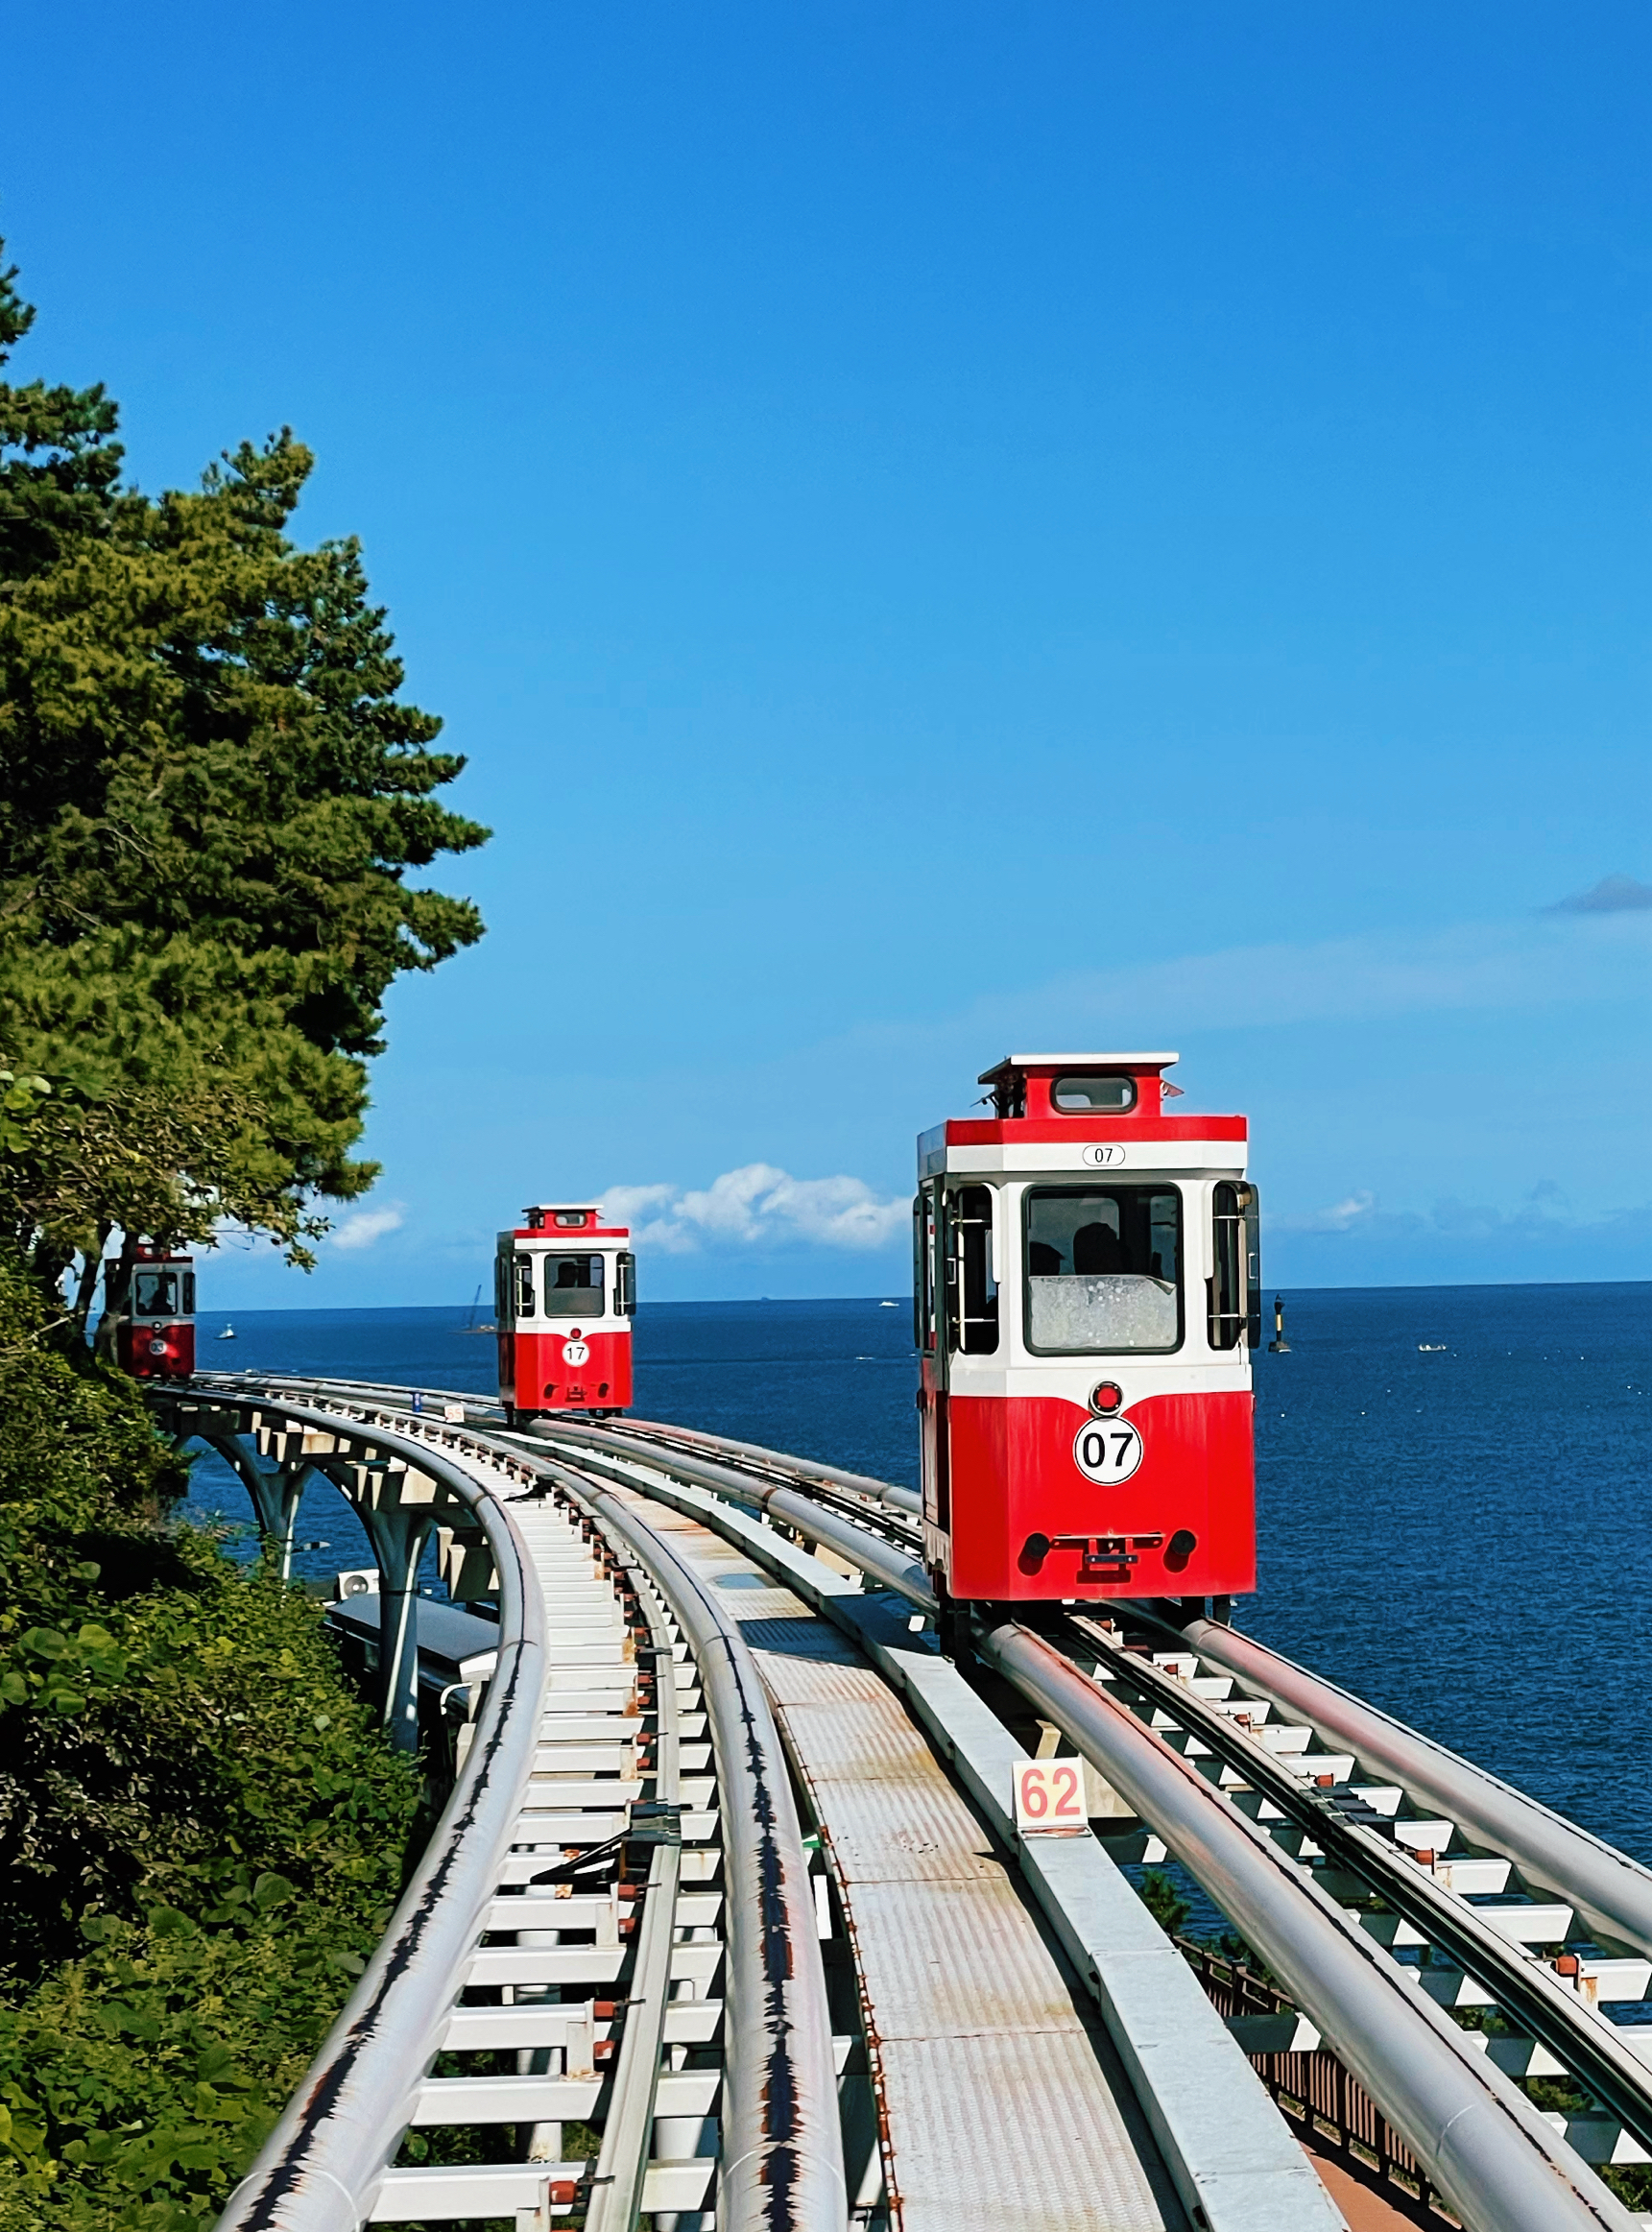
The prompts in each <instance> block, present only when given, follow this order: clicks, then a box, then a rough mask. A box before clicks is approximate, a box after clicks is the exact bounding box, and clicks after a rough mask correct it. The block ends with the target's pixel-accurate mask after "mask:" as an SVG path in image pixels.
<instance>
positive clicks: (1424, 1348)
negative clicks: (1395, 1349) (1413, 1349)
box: [1417, 1341, 1446, 1356]
mask: <svg viewBox="0 0 1652 2232" xmlns="http://www.w3.org/2000/svg"><path fill="white" fill-rule="evenodd" d="M1417 1354H1418V1355H1419V1356H1444V1355H1445V1354H1446V1344H1445V1342H1444V1341H1419V1342H1418V1343H1417Z"/></svg>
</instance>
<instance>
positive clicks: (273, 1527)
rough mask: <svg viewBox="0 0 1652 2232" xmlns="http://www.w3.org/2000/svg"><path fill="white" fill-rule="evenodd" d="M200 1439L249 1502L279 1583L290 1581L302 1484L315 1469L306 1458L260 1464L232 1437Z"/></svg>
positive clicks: (252, 1451) (246, 1448) (254, 1452)
mask: <svg viewBox="0 0 1652 2232" xmlns="http://www.w3.org/2000/svg"><path fill="white" fill-rule="evenodd" d="M201 1438H202V1439H203V1440H204V1441H206V1442H207V1446H208V1447H209V1448H210V1449H212V1450H213V1451H215V1452H217V1454H218V1455H219V1456H221V1457H222V1458H223V1459H224V1462H225V1463H226V1464H227V1466H228V1467H229V1468H230V1470H231V1471H232V1472H233V1473H234V1474H235V1475H236V1476H237V1477H238V1478H239V1480H240V1482H241V1485H242V1486H243V1487H244V1488H245V1489H246V1491H247V1493H248V1495H249V1496H250V1497H251V1499H252V1509H253V1511H254V1512H255V1513H256V1515H257V1520H258V1536H259V1540H260V1541H261V1542H262V1543H263V1546H264V1548H265V1549H266V1550H267V1551H269V1552H270V1553H271V1555H272V1556H273V1557H274V1558H275V1562H276V1566H277V1568H278V1570H279V1572H280V1575H281V1578H282V1580H283V1581H290V1580H291V1579H292V1577H293V1542H294V1537H295V1536H296V1534H297V1532H298V1526H299V1505H300V1504H301V1503H302V1501H303V1499H304V1483H305V1481H306V1480H307V1479H308V1478H309V1476H310V1475H311V1474H312V1473H313V1472H315V1470H316V1467H315V1466H314V1465H312V1464H311V1462H310V1460H309V1459H308V1458H307V1457H298V1458H285V1459H282V1460H280V1461H279V1462H277V1463H275V1464H274V1465H264V1464H261V1463H260V1462H259V1460H258V1455H257V1452H256V1451H255V1450H252V1449H250V1448H249V1447H248V1445H247V1444H246V1442H244V1441H242V1440H241V1439H240V1438H239V1437H237V1436H235V1435H231V1434H226V1435H224V1436H223V1437H222V1439H219V1438H215V1437H208V1436H206V1435H203V1436H202V1437H201Z"/></svg>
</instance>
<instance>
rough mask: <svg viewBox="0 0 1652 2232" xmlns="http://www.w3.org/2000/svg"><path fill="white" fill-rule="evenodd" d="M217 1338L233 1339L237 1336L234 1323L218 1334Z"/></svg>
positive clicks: (222, 1339) (223, 1339)
mask: <svg viewBox="0 0 1652 2232" xmlns="http://www.w3.org/2000/svg"><path fill="white" fill-rule="evenodd" d="M217 1338H218V1339H219V1340H221V1341H232V1340H233V1339H234V1338H235V1328H234V1327H233V1326H232V1325H227V1326H226V1327H225V1328H224V1331H223V1332H221V1333H219V1334H218V1335H217Z"/></svg>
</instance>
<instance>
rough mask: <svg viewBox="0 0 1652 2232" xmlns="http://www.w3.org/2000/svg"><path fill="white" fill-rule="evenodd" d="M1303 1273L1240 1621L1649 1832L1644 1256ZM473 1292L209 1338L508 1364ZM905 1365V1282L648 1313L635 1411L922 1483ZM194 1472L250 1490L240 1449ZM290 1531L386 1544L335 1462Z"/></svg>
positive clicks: (1273, 1387) (1271, 1422) (1647, 1288)
mask: <svg viewBox="0 0 1652 2232" xmlns="http://www.w3.org/2000/svg"><path fill="white" fill-rule="evenodd" d="M1285 1302H1286V1317H1287V1330H1288V1332H1289V1336H1290V1340H1291V1344H1292V1347H1291V1354H1290V1355H1289V1356H1267V1355H1266V1354H1262V1355H1259V1356H1257V1359H1256V1361H1257V1459H1258V1502H1259V1529H1260V1538H1261V1555H1260V1588H1259V1592H1258V1594H1257V1596H1256V1598H1255V1599H1254V1600H1253V1601H1252V1602H1251V1603H1250V1604H1248V1605H1247V1606H1245V1607H1244V1608H1243V1609H1242V1611H1241V1613H1240V1618H1241V1620H1242V1623H1243V1624H1244V1625H1245V1626H1247V1627H1249V1628H1250V1629H1251V1630H1252V1632H1253V1633H1255V1634H1257V1635H1258V1636H1260V1637H1261V1638H1262V1639H1263V1640H1264V1641H1266V1642H1268V1643H1270V1644H1273V1645H1274V1646H1275V1647H1276V1648H1277V1649H1280V1650H1282V1651H1284V1652H1286V1653H1287V1654H1288V1655H1289V1656H1291V1657H1292V1658H1298V1659H1301V1660H1303V1661H1304V1662H1305V1663H1306V1664H1307V1665H1309V1666H1312V1667H1314V1668H1317V1669H1318V1670H1319V1671H1320V1672H1322V1673H1325V1674H1327V1675H1329V1677H1330V1678H1331V1679H1333V1680H1335V1681H1339V1682H1343V1683H1346V1684H1347V1686H1348V1687H1349V1688H1351V1689H1353V1690H1356V1691H1358V1692H1360V1693H1361V1694H1362V1695H1364V1696H1367V1697H1369V1698H1371V1699H1372V1700H1373V1701H1374V1702H1375V1703H1377V1704H1379V1705H1382V1706H1385V1707H1386V1708H1387V1709H1388V1710H1389V1711H1391V1712H1393V1713H1396V1714H1398V1715H1399V1716H1401V1718H1402V1719H1404V1720H1408V1721H1410V1722H1411V1723H1412V1724H1413V1725H1414V1726H1416V1727H1418V1728H1422V1729H1425V1730H1426V1731H1427V1733H1428V1734H1430V1735H1431V1736H1434V1737H1437V1738H1438V1739H1439V1740H1441V1741H1442V1742H1445V1743H1448V1744H1449V1745H1450V1746H1451V1748H1452V1749H1453V1750H1456V1751H1461V1752H1465V1753H1467V1754H1468V1755H1469V1756H1470V1757H1471V1758H1473V1759H1477V1760H1479V1761H1480V1762H1481V1763H1482V1764H1485V1765H1486V1766H1488V1767H1490V1768H1492V1769H1493V1770H1494V1771H1495V1772H1496V1773H1497V1774H1501V1775H1505V1776H1507V1777H1508V1779H1509V1780H1510V1781H1511V1782H1514V1783H1518V1784H1519V1785H1520V1786H1521V1788H1525V1789H1528V1790H1531V1791H1533V1792H1534V1793H1535V1794H1536V1795H1538V1796H1539V1797H1541V1798H1543V1799H1544V1800H1545V1801H1546V1802H1547V1803H1548V1804H1550V1805H1552V1806H1555V1807H1557V1808H1558V1809H1559V1810H1560V1811H1561V1812H1564V1813H1567V1814H1568V1815H1570V1816H1571V1817H1572V1818H1573V1819H1575V1820H1578V1821H1581V1822H1584V1823H1585V1824H1587V1826H1589V1827H1590V1828H1592V1829H1594V1830H1596V1831H1598V1832H1599V1833H1600V1834H1601V1835H1602V1836H1608V1837H1610V1838H1611V1839H1612V1841H1613V1842H1614V1843H1616V1844H1621V1845H1623V1846H1624V1847H1625V1848H1626V1849H1627V1850H1629V1851H1630V1852H1633V1853H1634V1854H1636V1856H1637V1857H1638V1858H1640V1859H1641V1860H1646V1861H1648V1862H1652V1777H1649V1775H1648V1772H1647V1763H1646V1759H1645V1751H1646V1735H1645V1732H1643V1731H1642V1729H1641V1727H1640V1718H1641V1712H1642V1707H1641V1704H1640V1657H1641V1652H1642V1649H1643V1647H1644V1644H1643V1642H1642V1638H1643V1636H1644V1634H1645V1631H1646V1627H1647V1620H1648V1615H1649V1613H1652V1561H1649V1560H1648V1557H1647V1555H1646V1548H1645V1545H1646V1538H1647V1535H1648V1530H1649V1521H1652V1513H1649V1511H1648V1502H1649V1489H1652V1284H1615V1285H1601V1286H1584V1285H1570V1286H1455V1287H1438V1286H1436V1287H1417V1288H1407V1287H1382V1288H1371V1289H1336V1290H1331V1289H1322V1290H1319V1291H1317V1292H1305V1293H1298V1294H1287V1295H1286V1298H1285ZM466 1317H467V1312H466V1311H465V1310H464V1309H421V1310H416V1309H408V1310H325V1311H305V1310H291V1311H266V1312H262V1313H257V1314H253V1315H250V1316H247V1317H240V1318H237V1319H236V1330H237V1332H238V1334H239V1335H240V1336H241V1337H240V1338H239V1339H238V1340H237V1341H236V1342H235V1343H234V1344H233V1345H231V1344H229V1343H224V1344H222V1345H221V1346H214V1345H213V1344H212V1342H211V1341H210V1338H204V1344H203V1347H204V1359H203V1360H204V1362H205V1363H208V1364H217V1363H220V1362H223V1363H225V1364H226V1365H227V1364H228V1363H230V1362H231V1361H232V1362H233V1364H234V1366H235V1367H236V1368H238V1369H239V1368H242V1367H247V1368H251V1369H254V1370H262V1371H291V1372H327V1373H333V1374H340V1375H344V1376H347V1377H351V1378H361V1379H368V1380H398V1381H402V1382H405V1383H406V1384H408V1385H410V1386H411V1385H414V1384H419V1383H422V1384H426V1385H438V1386H447V1387H453V1388H464V1389H474V1390H476V1391H478V1392H483V1391H491V1387H492V1384H493V1382H492V1377H491V1375H492V1369H493V1345H492V1342H491V1340H490V1339H486V1338H483V1339H478V1338H475V1337H473V1336H467V1334H465V1332H463V1330H462V1329H463V1327H464V1324H465V1321H466ZM222 1322H223V1321H222V1320H221V1319H219V1320H205V1321H204V1322H203V1326H202V1332H203V1335H204V1336H209V1335H210V1333H211V1332H213V1331H215V1330H216V1328H217V1326H218V1325H220V1324H222ZM1422 1342H1428V1343H1430V1344H1432V1343H1443V1344H1444V1346H1443V1348H1442V1349H1441V1350H1440V1351H1439V1352H1438V1353H1433V1354H1426V1355H1425V1354H1422V1353H1420V1350H1419V1343H1422ZM915 1377H916V1376H915V1372H914V1368H913V1357H912V1348H911V1320H910V1312H909V1310H908V1309H907V1308H904V1307H903V1308H898V1309H885V1308H879V1307H878V1305H877V1303H876V1302H875V1301H852V1302H765V1303H734V1302H730V1303H657V1304H654V1305H652V1306H646V1305H645V1306H644V1307H643V1308H641V1309H640V1310H639V1311H638V1313H637V1319H636V1405H635V1407H636V1409H637V1411H638V1413H640V1414H641V1415H643V1416H647V1417H653V1418H668V1419H677V1420H680V1421H681V1422H682V1424H684V1425H688V1426H697V1427H701V1428H706V1429H708V1430H710V1431H713V1432H718V1433H728V1434H733V1435H737V1436H739V1437H740V1438H742V1439H744V1440H747V1441H756V1442H766V1443H768V1444H770V1445H771V1446H772V1447H774V1448H777V1449H781V1450H791V1451H795V1452H798V1453H800V1454H802V1455H807V1456H816V1457H823V1458H826V1459H829V1460H831V1461H833V1462H835V1463H838V1464H840V1465H848V1466H850V1467H852V1468H854V1469H856V1470H858V1471H865V1472H868V1473H873V1474H877V1475H880V1476H883V1477H884V1478H886V1479H891V1480H900V1481H905V1482H908V1483H915V1481H916V1477H917V1445H916V1422H915V1417H914V1412H913V1404H912V1393H913V1387H914V1384H915ZM199 1487H200V1491H201V1494H202V1496H203V1498H209V1499H210V1500H218V1501H221V1502H222V1503H223V1505H224V1507H225V1508H226V1509H230V1508H234V1507H235V1506H236V1504H237V1502H240V1507H241V1508H243V1509H244V1500H240V1499H239V1491H238V1489H235V1488H234V1484H233V1482H232V1480H230V1479H229V1476H227V1475H223V1476H212V1477H211V1478H210V1479H209V1478H208V1477H207V1476H206V1475H205V1473H204V1472H203V1475H202V1476H201V1478H200V1481H199ZM302 1531H304V1532H306V1533H313V1534H314V1535H317V1536H321V1537H323V1538H325V1539H327V1540H329V1541H330V1542H331V1543H332V1544H333V1545H334V1546H335V1548H334V1549H333V1550H331V1551H328V1552H312V1553H309V1554H308V1555H307V1556H306V1557H304V1558H301V1559H300V1560H299V1565H300V1569H301V1570H305V1571H308V1572H315V1573H321V1572H332V1571H333V1570H335V1569H336V1568H337V1567H339V1566H340V1565H344V1564H366V1563H368V1562H370V1561H369V1559H368V1555H367V1550H366V1546H365V1544H363V1543H362V1541H361V1537H360V1533H359V1530H358V1529H356V1527H355V1522H354V1521H353V1519H352V1518H351V1517H350V1515H349V1513H348V1510H347V1507H346V1505H345V1504H344V1502H343V1500H342V1499H341V1498H339V1497H337V1496H336V1495H334V1494H332V1492H330V1491H319V1492H317V1493H316V1495H315V1498H314V1500H313V1502H311V1501H307V1502H306V1505H305V1511H304V1515H303V1527H302ZM345 1548H348V1549H349V1554H348V1555H347V1556H346V1555H343V1554H341V1552H342V1551H343V1550H344V1549H345Z"/></svg>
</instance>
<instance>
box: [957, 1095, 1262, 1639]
mask: <svg viewBox="0 0 1652 2232" xmlns="http://www.w3.org/2000/svg"><path fill="white" fill-rule="evenodd" d="M1175 1060H1176V1056H1175V1055H1174V1054H1012V1055H1011V1056H1010V1057H1009V1058H1008V1059H1007V1060H1006V1061H1003V1062H1000V1063H999V1064H998V1065H997V1066H996V1067H995V1068H992V1069H989V1070H987V1071H985V1072H984V1073H983V1075H982V1078H981V1083H982V1084H983V1085H986V1086H988V1087H989V1088H990V1089H991V1095H992V1103H993V1113H992V1115H991V1116H987V1117H985V1118H979V1119H977V1118H969V1119H965V1120H963V1121H953V1122H950V1123H946V1124H943V1125H941V1126H940V1127H939V1128H938V1129H937V1130H935V1131H931V1132H925V1133H924V1134H923V1135H922V1138H921V1139H920V1140H919V1142H918V1175H919V1192H918V1198H917V1200H916V1202H915V1203H914V1219H915V1234H914V1240H915V1306H916V1314H917V1328H916V1331H917V1344H918V1349H919V1354H920V1358H921V1371H922V1385H921V1387H920V1390H919V1396H918V1403H919V1407H920V1410H921V1412H922V1479H923V1541H924V1555H925V1561H926V1563H927V1564H928V1566H929V1568H930V1571H931V1572H932V1574H933V1576H934V1580H935V1583H936V1588H937V1592H938V1594H939V1595H940V1596H941V1598H942V1602H943V1605H944V1606H945V1605H946V1604H947V1603H948V1601H949V1600H952V1601H960V1602H967V1601H980V1600H998V1601H1004V1602H1011V1603H1014V1602H1017V1601H1026V1600H1029V1599H1035V1600H1038V1599H1041V1600H1046V1601H1047V1600H1050V1599H1057V1600H1062V1601H1073V1600H1075V1599H1105V1598H1109V1597H1120V1596H1177V1597H1182V1598H1189V1597H1193V1598H1197V1597H1204V1596H1233V1595H1236V1594H1239V1593H1241V1592H1243V1591H1247V1590H1250V1589H1253V1588H1254V1587H1255V1586H1256V1518H1255V1485H1254V1463H1253V1453H1252V1447H1253V1446H1252V1394H1251V1359H1250V1351H1251V1350H1252V1349H1253V1348H1255V1347H1256V1345H1257V1340H1258V1338H1259V1334H1260V1323H1259V1314H1258V1311H1259V1289H1260V1284H1261V1282H1260V1266H1259V1263H1258V1260H1257V1244H1258V1243H1257V1195H1256V1189H1255V1188H1254V1187H1252V1186H1250V1185H1249V1184H1247V1182H1246V1179H1245V1160H1246V1145H1247V1140H1246V1123H1245V1119H1244V1117H1243V1116H1167V1115H1166V1114H1165V1113H1164V1108H1163V1101H1164V1099H1165V1097H1166V1096H1168V1095H1170V1094H1173V1093H1175V1092H1177V1091H1178V1088H1176V1087H1175V1086H1172V1085H1168V1084H1166V1083H1165V1081H1164V1076H1163V1072H1164V1071H1165V1069H1167V1068H1169V1067H1170V1065H1171V1064H1172V1063H1173V1062H1174V1061H1175Z"/></svg>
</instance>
